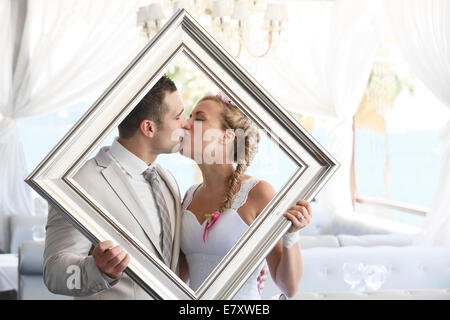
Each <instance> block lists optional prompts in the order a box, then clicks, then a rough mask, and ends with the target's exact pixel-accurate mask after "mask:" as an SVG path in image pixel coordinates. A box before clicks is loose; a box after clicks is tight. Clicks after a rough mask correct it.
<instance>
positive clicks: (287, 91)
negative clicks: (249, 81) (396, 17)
mask: <svg viewBox="0 0 450 320" xmlns="http://www.w3.org/2000/svg"><path fill="white" fill-rule="evenodd" d="M289 4H290V7H289V18H290V21H289V31H288V32H289V33H288V35H287V37H286V38H287V39H289V43H288V44H287V48H284V49H285V50H283V52H279V58H278V59H277V60H276V61H274V60H270V59H265V60H264V61H262V62H261V63H260V64H259V65H258V68H257V70H256V72H255V74H254V76H255V78H256V79H257V80H258V81H259V82H260V83H261V84H262V85H263V86H264V87H266V88H270V94H271V95H272V96H273V97H274V98H275V99H276V100H278V101H279V102H280V104H281V105H283V106H284V107H285V108H286V109H288V110H291V111H295V112H299V113H301V114H309V115H313V116H325V117H328V118H330V119H331V121H330V130H329V144H328V145H327V146H326V148H327V150H328V151H329V152H330V153H331V154H332V155H333V156H334V157H335V158H336V159H337V161H338V162H339V163H340V164H341V167H340V168H339V170H338V171H337V172H336V173H335V174H334V176H333V177H332V178H331V179H330V181H329V182H328V184H327V185H325V187H324V188H323V189H322V190H321V192H320V193H319V195H318V196H317V197H316V199H317V200H318V210H319V211H321V212H327V213H330V214H331V215H333V214H336V213H340V214H348V213H350V212H352V211H353V207H352V202H351V194H350V167H351V157H352V118H353V115H354V113H355V112H356V110H357V108H358V106H359V104H360V101H361V99H362V97H363V94H364V91H365V88H366V85H367V82H368V79H369V75H370V72H371V69H372V64H373V59H374V57H375V54H376V51H377V48H378V47H379V44H380V42H381V40H382V38H383V31H382V29H381V28H379V27H378V23H379V21H378V18H377V15H376V14H375V13H376V12H378V11H376V10H379V6H377V3H376V1H375V2H374V1H364V0H363V1H361V0H342V1H341V0H338V1H335V2H312V1H305V2H303V1H299V2H296V3H289Z"/></svg>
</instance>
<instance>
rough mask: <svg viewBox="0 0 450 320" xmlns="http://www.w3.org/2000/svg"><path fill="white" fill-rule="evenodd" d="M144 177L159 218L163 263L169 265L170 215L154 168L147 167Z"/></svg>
mask: <svg viewBox="0 0 450 320" xmlns="http://www.w3.org/2000/svg"><path fill="white" fill-rule="evenodd" d="M144 178H145V179H146V180H147V181H148V182H149V183H150V186H151V187H152V192H153V196H154V198H155V202H156V207H157V208H158V213H159V216H160V218H161V236H160V240H159V241H160V246H161V251H162V253H163V259H164V263H165V264H166V265H167V266H169V267H170V261H171V257H172V231H171V228H170V216H169V210H168V209H167V204H166V201H165V200H164V197H163V194H162V190H161V185H160V183H159V180H158V172H157V171H156V168H155V167H152V168H149V169H147V170H146V171H145V172H144Z"/></svg>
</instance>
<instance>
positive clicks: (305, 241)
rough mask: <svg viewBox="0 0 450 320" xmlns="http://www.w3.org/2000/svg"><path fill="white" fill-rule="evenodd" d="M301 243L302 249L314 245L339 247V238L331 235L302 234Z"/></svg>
mask: <svg viewBox="0 0 450 320" xmlns="http://www.w3.org/2000/svg"><path fill="white" fill-rule="evenodd" d="M299 243H300V247H301V248H302V249H309V248H314V247H331V248H337V247H339V240H338V238H337V237H335V236H331V235H320V236H300V240H299Z"/></svg>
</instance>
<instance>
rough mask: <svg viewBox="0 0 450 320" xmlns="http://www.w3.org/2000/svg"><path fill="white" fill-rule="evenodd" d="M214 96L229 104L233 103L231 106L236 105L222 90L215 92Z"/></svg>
mask: <svg viewBox="0 0 450 320" xmlns="http://www.w3.org/2000/svg"><path fill="white" fill-rule="evenodd" d="M216 97H217V98H219V99H220V100H222V101H223V102H225V103H229V104H231V105H233V106H235V107H236V105H235V104H234V102H233V101H231V99H230V98H228V97H227V96H226V95H225V93H223V92H222V91H221V92H219V93H218V94H216Z"/></svg>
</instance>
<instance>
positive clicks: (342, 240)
mask: <svg viewBox="0 0 450 320" xmlns="http://www.w3.org/2000/svg"><path fill="white" fill-rule="evenodd" d="M415 237H416V236H415V235H410V234H370V235H361V236H353V235H338V236H337V239H338V240H339V245H340V246H341V247H348V246H362V247H369V246H409V245H411V244H412V242H413V240H414V238H415Z"/></svg>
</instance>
